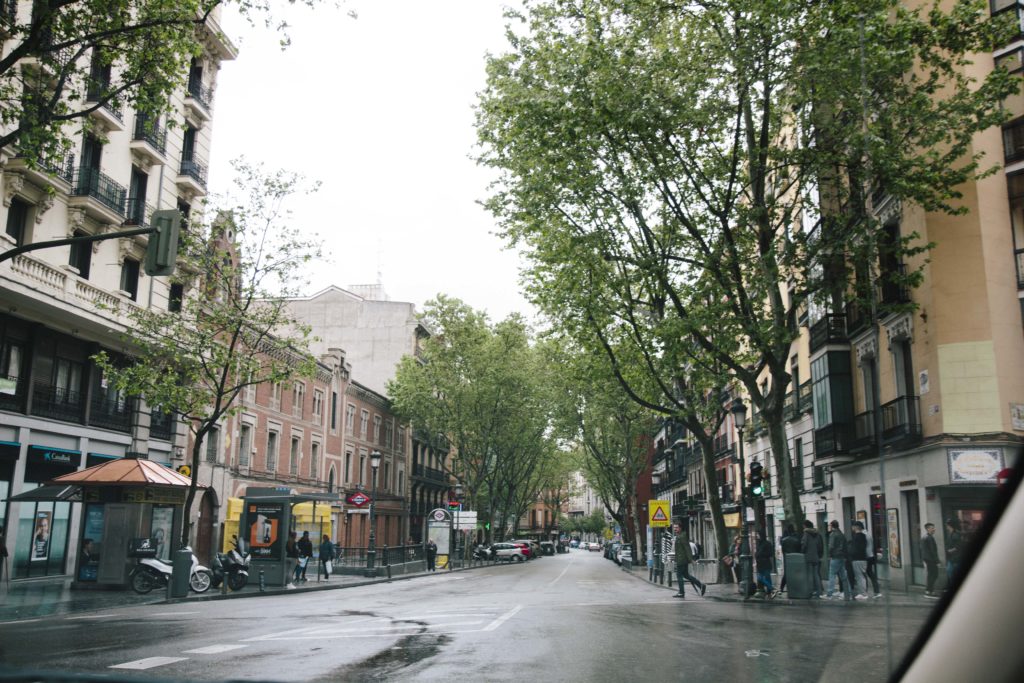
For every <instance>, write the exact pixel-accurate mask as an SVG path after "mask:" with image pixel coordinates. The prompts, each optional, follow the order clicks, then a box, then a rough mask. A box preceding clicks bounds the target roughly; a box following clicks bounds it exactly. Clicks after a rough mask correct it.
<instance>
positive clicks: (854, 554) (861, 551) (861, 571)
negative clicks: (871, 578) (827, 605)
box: [849, 522, 868, 600]
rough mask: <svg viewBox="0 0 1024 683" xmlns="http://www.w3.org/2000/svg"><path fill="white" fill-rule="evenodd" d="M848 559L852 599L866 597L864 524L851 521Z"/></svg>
mask: <svg viewBox="0 0 1024 683" xmlns="http://www.w3.org/2000/svg"><path fill="white" fill-rule="evenodd" d="M849 551H850V561H851V562H852V563H853V580H852V582H851V583H853V584H854V587H855V591H854V599H856V600H867V599H868V576H867V571H868V537H867V536H865V535H864V525H863V524H861V523H860V522H854V523H853V538H852V539H850V549H849Z"/></svg>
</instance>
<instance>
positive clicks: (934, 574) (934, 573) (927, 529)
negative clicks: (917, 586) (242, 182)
mask: <svg viewBox="0 0 1024 683" xmlns="http://www.w3.org/2000/svg"><path fill="white" fill-rule="evenodd" d="M921 561H922V562H924V567H925V570H926V571H927V578H926V579H925V584H924V597H926V598H938V597H939V596H938V595H936V593H935V580H936V579H937V578H939V547H938V546H937V545H936V544H935V525H934V524H932V523H931V522H928V523H927V524H925V525H924V536H922V537H921Z"/></svg>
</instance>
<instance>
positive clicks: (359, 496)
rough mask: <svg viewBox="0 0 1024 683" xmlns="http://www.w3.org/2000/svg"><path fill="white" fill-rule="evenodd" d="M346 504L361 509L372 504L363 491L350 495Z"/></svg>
mask: <svg viewBox="0 0 1024 683" xmlns="http://www.w3.org/2000/svg"><path fill="white" fill-rule="evenodd" d="M345 502H346V503H348V504H349V505H355V506H356V507H357V508H361V507H363V506H364V505H366V504H367V503H369V502H370V497H369V496H368V495H366V494H365V493H363V492H362V491H356V492H355V493H351V494H349V496H348V498H346V499H345Z"/></svg>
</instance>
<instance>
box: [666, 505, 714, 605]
mask: <svg viewBox="0 0 1024 683" xmlns="http://www.w3.org/2000/svg"><path fill="white" fill-rule="evenodd" d="M672 532H673V533H674V534H675V542H674V547H673V550H674V551H675V553H676V580H677V581H678V582H679V592H678V593H676V594H675V595H673V596H672V597H674V598H685V597H686V594H685V591H684V590H683V587H684V586H685V585H686V584H685V582H684V579H685V580H686V581H689V582H690V585H691V586H693V590H695V591H698V592H699V593H700V594H701V595H704V593H706V592H707V590H708V587H707V585H706V584H703V583H701V582H700V581H699V580H698V579H697V578H696V577H695V576H693V575H692V574H690V563H691V562H693V548H691V547H690V539H689V537H688V536H687V534H686V532H685V531H683V526H682V524H679V523H678V522H676V523H675V524H673V525H672Z"/></svg>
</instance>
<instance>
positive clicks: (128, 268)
mask: <svg viewBox="0 0 1024 683" xmlns="http://www.w3.org/2000/svg"><path fill="white" fill-rule="evenodd" d="M121 291H122V292H127V293H128V298H129V299H131V300H132V301H135V300H137V299H138V296H139V262H138V261H136V260H135V259H131V258H125V260H124V261H123V262H122V263H121Z"/></svg>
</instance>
